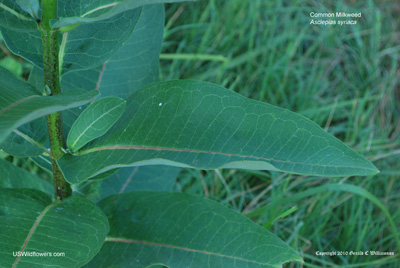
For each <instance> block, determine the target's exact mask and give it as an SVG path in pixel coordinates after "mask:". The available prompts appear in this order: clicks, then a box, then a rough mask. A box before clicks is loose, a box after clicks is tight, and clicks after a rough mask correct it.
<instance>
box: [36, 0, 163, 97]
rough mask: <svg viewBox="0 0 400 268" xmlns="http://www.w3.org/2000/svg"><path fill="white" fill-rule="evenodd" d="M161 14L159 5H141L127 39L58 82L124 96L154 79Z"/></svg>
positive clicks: (158, 52) (160, 40)
mask: <svg viewBox="0 0 400 268" xmlns="http://www.w3.org/2000/svg"><path fill="white" fill-rule="evenodd" d="M164 16H165V15H164V7H163V5H148V6H144V7H143V8H142V13H141V14H140V18H139V20H138V22H137V25H136V27H135V29H134V31H133V33H132V35H131V36H130V37H129V39H128V41H127V42H126V43H125V44H124V45H123V46H122V47H121V48H120V49H119V50H118V51H117V52H116V53H115V54H113V55H112V56H111V58H110V59H108V60H107V61H106V62H104V63H103V65H102V66H100V67H96V68H93V69H90V70H84V71H80V72H71V73H67V74H65V75H64V76H63V78H62V81H61V82H62V88H63V90H66V91H68V90H71V89H75V88H79V89H86V90H92V89H98V90H99V91H100V93H101V97H105V96H116V97H120V98H123V99H128V98H129V96H130V95H131V94H132V93H133V92H134V91H136V90H138V89H140V88H142V87H143V86H145V85H146V84H148V83H151V82H156V81H157V80H158V75H159V73H158V65H159V55H160V51H161V43H162V39H163V33H164ZM41 77H43V75H40V76H39V78H41Z"/></svg>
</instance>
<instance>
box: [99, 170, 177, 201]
mask: <svg viewBox="0 0 400 268" xmlns="http://www.w3.org/2000/svg"><path fill="white" fill-rule="evenodd" d="M179 171H180V168H177V167H171V166H143V167H131V168H121V169H120V170H119V171H118V172H117V173H115V174H114V175H112V176H111V177H109V178H107V179H105V180H103V182H102V184H101V197H102V198H105V197H107V196H110V195H113V194H118V193H128V192H134V191H152V192H155V191H172V188H173V186H174V184H175V179H176V177H177V176H178V173H179Z"/></svg>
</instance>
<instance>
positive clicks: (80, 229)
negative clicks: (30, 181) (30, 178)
mask: <svg viewBox="0 0 400 268" xmlns="http://www.w3.org/2000/svg"><path fill="white" fill-rule="evenodd" d="M108 230H109V224H108V221H107V218H106V217H105V215H104V214H103V213H102V212H101V210H100V209H99V208H98V207H97V206H96V205H94V204H93V203H91V202H90V201H88V200H86V199H83V198H80V197H70V198H67V199H65V200H64V201H63V202H60V201H57V202H55V203H52V202H51V199H50V198H49V197H48V196H47V195H46V194H45V193H42V192H40V191H37V190H32V189H0V241H1V242H0V266H1V267H29V268H32V267H71V268H76V267H80V266H82V265H84V264H86V263H87V262H88V261H89V260H90V259H92V257H93V256H94V255H95V254H96V253H97V252H98V251H99V249H100V247H101V245H102V244H103V242H104V238H105V237H106V234H107V232H108ZM18 251H22V252H27V253H28V252H37V253H39V254H43V253H46V252H51V253H53V252H61V253H65V256H57V257H50V256H36V257H30V256H21V257H16V256H13V252H18Z"/></svg>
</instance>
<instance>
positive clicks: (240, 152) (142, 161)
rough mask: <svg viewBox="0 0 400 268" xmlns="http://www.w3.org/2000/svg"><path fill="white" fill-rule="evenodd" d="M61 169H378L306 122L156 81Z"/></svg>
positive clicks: (336, 172) (228, 95)
mask: <svg viewBox="0 0 400 268" xmlns="http://www.w3.org/2000/svg"><path fill="white" fill-rule="evenodd" d="M59 164H60V167H61V170H62V172H63V173H64V175H65V176H66V179H67V180H68V181H69V182H71V183H73V184H75V183H79V182H81V181H83V180H86V179H87V178H90V177H93V176H95V175H97V174H99V173H102V172H104V171H107V170H109V169H113V168H116V167H124V166H140V165H148V164H150V165H153V164H168V165H174V166H181V167H193V168H199V169H216V168H244V169H267V170H278V171H284V172H289V173H295V174H311V175H321V176H350V175H369V174H375V173H376V172H377V169H376V168H375V166H374V165H373V164H372V163H371V162H369V161H368V160H366V159H365V158H363V157H362V156H361V155H359V154H358V153H356V152H354V151H353V150H351V149H350V148H349V147H347V146H346V145H345V144H343V143H342V142H341V141H339V140H338V139H336V138H335V137H333V136H331V135H330V134H328V133H326V132H325V131H324V130H323V129H321V128H320V127H319V126H318V125H316V124H315V123H313V122H312V121H310V120H308V119H307V118H305V117H303V116H301V115H298V114H295V113H293V112H290V111H288V110H285V109H281V108H278V107H274V106H271V105H268V104H266V103H262V102H258V101H254V100H250V99H246V98H245V97H243V96H241V95H239V94H236V93H234V92H231V91H229V90H227V89H224V88H222V87H220V86H217V85H214V84H210V83H205V82H197V81H169V82H162V83H156V84H152V85H149V86H147V87H145V88H143V89H142V90H139V91H137V92H135V93H134V94H133V95H132V100H131V101H130V102H129V103H128V104H127V108H126V111H125V113H124V114H123V115H122V117H121V119H120V120H119V121H118V123H117V124H116V125H115V126H114V127H113V128H112V129H111V130H110V132H109V134H107V135H105V136H103V137H101V138H99V139H97V140H95V141H94V142H93V143H92V144H90V145H89V146H87V147H85V149H84V150H81V151H80V152H78V155H77V156H76V155H70V154H68V155H64V156H63V157H62V158H61V159H60V160H59Z"/></svg>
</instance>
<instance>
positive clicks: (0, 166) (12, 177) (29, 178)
mask: <svg viewBox="0 0 400 268" xmlns="http://www.w3.org/2000/svg"><path fill="white" fill-rule="evenodd" d="M0 170H1V175H0V188H31V189H37V190H40V191H42V192H45V193H47V194H49V196H51V197H52V196H54V187H53V185H52V184H51V183H49V182H47V181H45V180H43V179H41V178H39V177H38V176H36V175H35V174H32V173H29V172H28V171H26V170H24V169H22V168H19V167H17V166H15V165H13V164H12V163H10V162H8V161H5V160H2V159H0Z"/></svg>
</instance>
